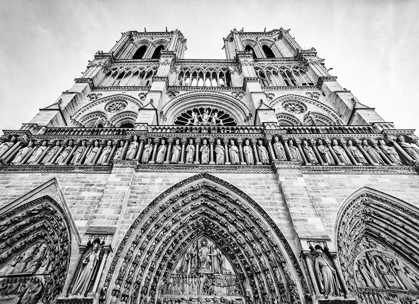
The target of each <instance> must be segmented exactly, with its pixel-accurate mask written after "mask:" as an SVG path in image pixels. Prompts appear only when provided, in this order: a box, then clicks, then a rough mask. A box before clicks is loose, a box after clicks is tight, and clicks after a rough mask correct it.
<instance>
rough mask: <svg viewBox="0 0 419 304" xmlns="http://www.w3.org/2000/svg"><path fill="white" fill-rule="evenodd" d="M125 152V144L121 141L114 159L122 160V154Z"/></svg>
mask: <svg viewBox="0 0 419 304" xmlns="http://www.w3.org/2000/svg"><path fill="white" fill-rule="evenodd" d="M123 151H124V142H123V141H122V140H121V141H120V142H119V147H118V149H116V152H115V155H114V157H113V159H122V152H123Z"/></svg>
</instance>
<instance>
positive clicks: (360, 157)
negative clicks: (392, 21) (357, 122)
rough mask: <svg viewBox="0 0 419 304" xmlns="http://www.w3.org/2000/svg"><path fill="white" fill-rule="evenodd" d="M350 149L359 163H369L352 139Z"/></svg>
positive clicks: (349, 142)
mask: <svg viewBox="0 0 419 304" xmlns="http://www.w3.org/2000/svg"><path fill="white" fill-rule="evenodd" d="M348 151H349V152H350V153H351V154H352V156H353V157H354V158H355V160H356V161H357V165H368V161H367V160H366V159H365V157H364V155H363V154H362V152H361V151H359V149H358V148H357V147H355V146H354V145H353V143H352V140H348Z"/></svg>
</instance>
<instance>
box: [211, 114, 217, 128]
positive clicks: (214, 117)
mask: <svg viewBox="0 0 419 304" xmlns="http://www.w3.org/2000/svg"><path fill="white" fill-rule="evenodd" d="M217 120H218V113H217V112H214V113H212V118H211V125H213V126H216V125H217Z"/></svg>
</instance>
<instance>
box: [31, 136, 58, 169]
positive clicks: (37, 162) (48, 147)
mask: <svg viewBox="0 0 419 304" xmlns="http://www.w3.org/2000/svg"><path fill="white" fill-rule="evenodd" d="M53 145H55V142H54V141H50V142H49V143H48V144H47V148H46V149H45V151H44V152H42V154H41V156H40V157H39V158H38V160H37V161H36V162H35V163H34V165H39V163H40V162H41V161H42V159H43V158H44V157H45V155H46V154H47V153H48V151H49V150H50V149H51V148H52V146H53Z"/></svg>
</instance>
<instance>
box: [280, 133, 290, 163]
mask: <svg viewBox="0 0 419 304" xmlns="http://www.w3.org/2000/svg"><path fill="white" fill-rule="evenodd" d="M282 139H283V141H284V149H285V154H287V158H288V160H291V153H290V148H289V147H288V140H289V138H282ZM291 140H292V139H291Z"/></svg>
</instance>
